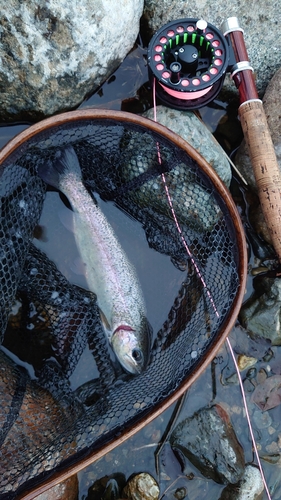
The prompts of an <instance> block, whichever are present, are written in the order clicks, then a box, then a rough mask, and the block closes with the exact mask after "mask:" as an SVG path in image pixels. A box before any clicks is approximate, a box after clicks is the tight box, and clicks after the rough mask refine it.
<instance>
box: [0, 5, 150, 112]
mask: <svg viewBox="0 0 281 500" xmlns="http://www.w3.org/2000/svg"><path fill="white" fill-rule="evenodd" d="M142 10H143V0H131V1H128V0H120V1H119V2H118V15H117V13H116V3H115V2H113V1H110V0H96V1H95V2H93V1H92V0H81V1H80V2H79V3H77V2H69V1H68V0H52V2H47V3H46V2H44V1H43V0H40V1H37V0H29V1H28V2H22V1H21V0H10V1H9V2H8V3H7V2H6V3H5V4H3V3H2V6H1V7H0V60H1V65H0V91H1V99H0V113H1V118H2V120H5V121H8V120H13V121H15V120H20V119H31V120H33V119H38V118H42V117H44V116H47V115H52V114H54V113H57V112H59V111H63V110H66V109H71V108H74V107H76V106H78V105H79V104H80V103H81V102H82V101H83V99H84V98H85V96H86V95H87V94H88V93H89V92H92V91H94V90H95V89H96V88H97V87H98V86H99V85H100V84H101V83H102V82H103V81H104V80H105V79H106V78H107V77H108V76H109V75H110V74H111V73H112V72H113V71H114V70H115V69H116V68H117V67H118V65H119V64H120V62H121V61H122V60H123V59H124V57H125V56H126V55H127V53H128V52H129V50H130V49H131V48H132V46H133V44H134V42H135V40H136V37H137V34H138V31H139V20H140V17H141V14H142Z"/></svg>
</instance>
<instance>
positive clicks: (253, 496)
mask: <svg viewBox="0 0 281 500" xmlns="http://www.w3.org/2000/svg"><path fill="white" fill-rule="evenodd" d="M263 490H264V486H263V482H262V477H261V473H260V471H259V469H258V468H257V467H254V466H253V465H247V466H246V468H245V472H244V474H243V477H242V478H241V480H240V481H239V483H237V484H235V485H229V486H227V487H226V488H225V489H224V490H223V492H222V494H221V496H220V498H219V500H262V498H263Z"/></svg>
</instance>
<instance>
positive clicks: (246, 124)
mask: <svg viewBox="0 0 281 500" xmlns="http://www.w3.org/2000/svg"><path fill="white" fill-rule="evenodd" d="M222 31H223V32H224V36H226V37H229V39H230V41H231V45H232V47H233V50H234V55H235V60H236V63H235V64H234V65H233V66H232V68H231V76H232V78H233V81H234V83H235V85H236V87H237V89H238V91H239V97H240V106H239V109H238V113H239V117H240V120H241V126H242V130H243V134H244V137H245V141H246V144H247V146H248V150H249V155H250V159H251V163H252V167H253V172H254V176H255V179H256V185H257V189H258V195H259V200H260V204H261V208H262V211H263V215H264V218H265V221H266V223H267V226H268V229H269V232H270V235H271V239H272V243H273V246H274V249H275V251H276V254H277V256H278V259H279V262H281V177H280V171H279V166H278V162H277V158H276V154H275V150H274V146H273V142H272V139H271V135H270V131H269V128H268V123H267V119H266V115H265V112H264V108H263V104H262V101H261V100H260V99H259V97H258V93H257V89H256V84H255V79H254V74H253V68H252V67H251V66H250V63H249V58H248V54H247V49H246V46H245V42H244V36H243V30H242V29H241V28H240V26H239V22H238V19H237V18H236V17H230V18H229V19H227V20H226V21H225V23H224V24H223V26H222Z"/></svg>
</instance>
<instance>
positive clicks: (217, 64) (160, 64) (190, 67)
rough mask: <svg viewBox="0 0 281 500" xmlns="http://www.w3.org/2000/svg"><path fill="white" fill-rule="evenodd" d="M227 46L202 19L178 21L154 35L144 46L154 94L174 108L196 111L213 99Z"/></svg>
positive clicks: (226, 58) (227, 55) (222, 74)
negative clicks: (154, 89)
mask: <svg viewBox="0 0 281 500" xmlns="http://www.w3.org/2000/svg"><path fill="white" fill-rule="evenodd" d="M230 51H231V47H230V45H229V43H228V40H227V39H226V38H225V37H224V36H223V35H222V33H221V32H220V31H219V30H218V29H217V28H215V26H213V25H212V24H210V23H207V22H206V21H204V20H203V19H199V20H198V19H188V18H187V19H178V20H176V21H172V22H170V23H168V24H166V25H165V26H163V27H162V28H161V29H160V30H158V31H157V33H155V35H154V36H153V38H152V39H151V41H150V43H149V46H148V68H149V76H150V80H151V81H152V80H153V78H155V82H156V95H157V97H158V98H159V99H160V100H161V101H162V102H163V103H164V104H166V105H167V106H170V107H172V108H176V109H184V110H185V109H186V110H188V109H198V108H200V107H202V106H205V105H206V104H208V103H209V102H210V101H212V100H213V99H215V97H216V96H217V95H218V93H219V92H220V90H221V87H222V84H223V81H224V77H225V74H226V71H227V69H228V66H229V59H230Z"/></svg>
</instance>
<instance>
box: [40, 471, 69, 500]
mask: <svg viewBox="0 0 281 500" xmlns="http://www.w3.org/2000/svg"><path fill="white" fill-rule="evenodd" d="M77 498H78V479H77V476H76V475H74V476H71V477H70V478H68V479H66V480H65V481H63V482H62V483H59V484H57V485H56V486H53V488H50V489H49V490H47V491H45V492H44V493H41V495H38V496H37V497H35V498H34V500H77Z"/></svg>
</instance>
